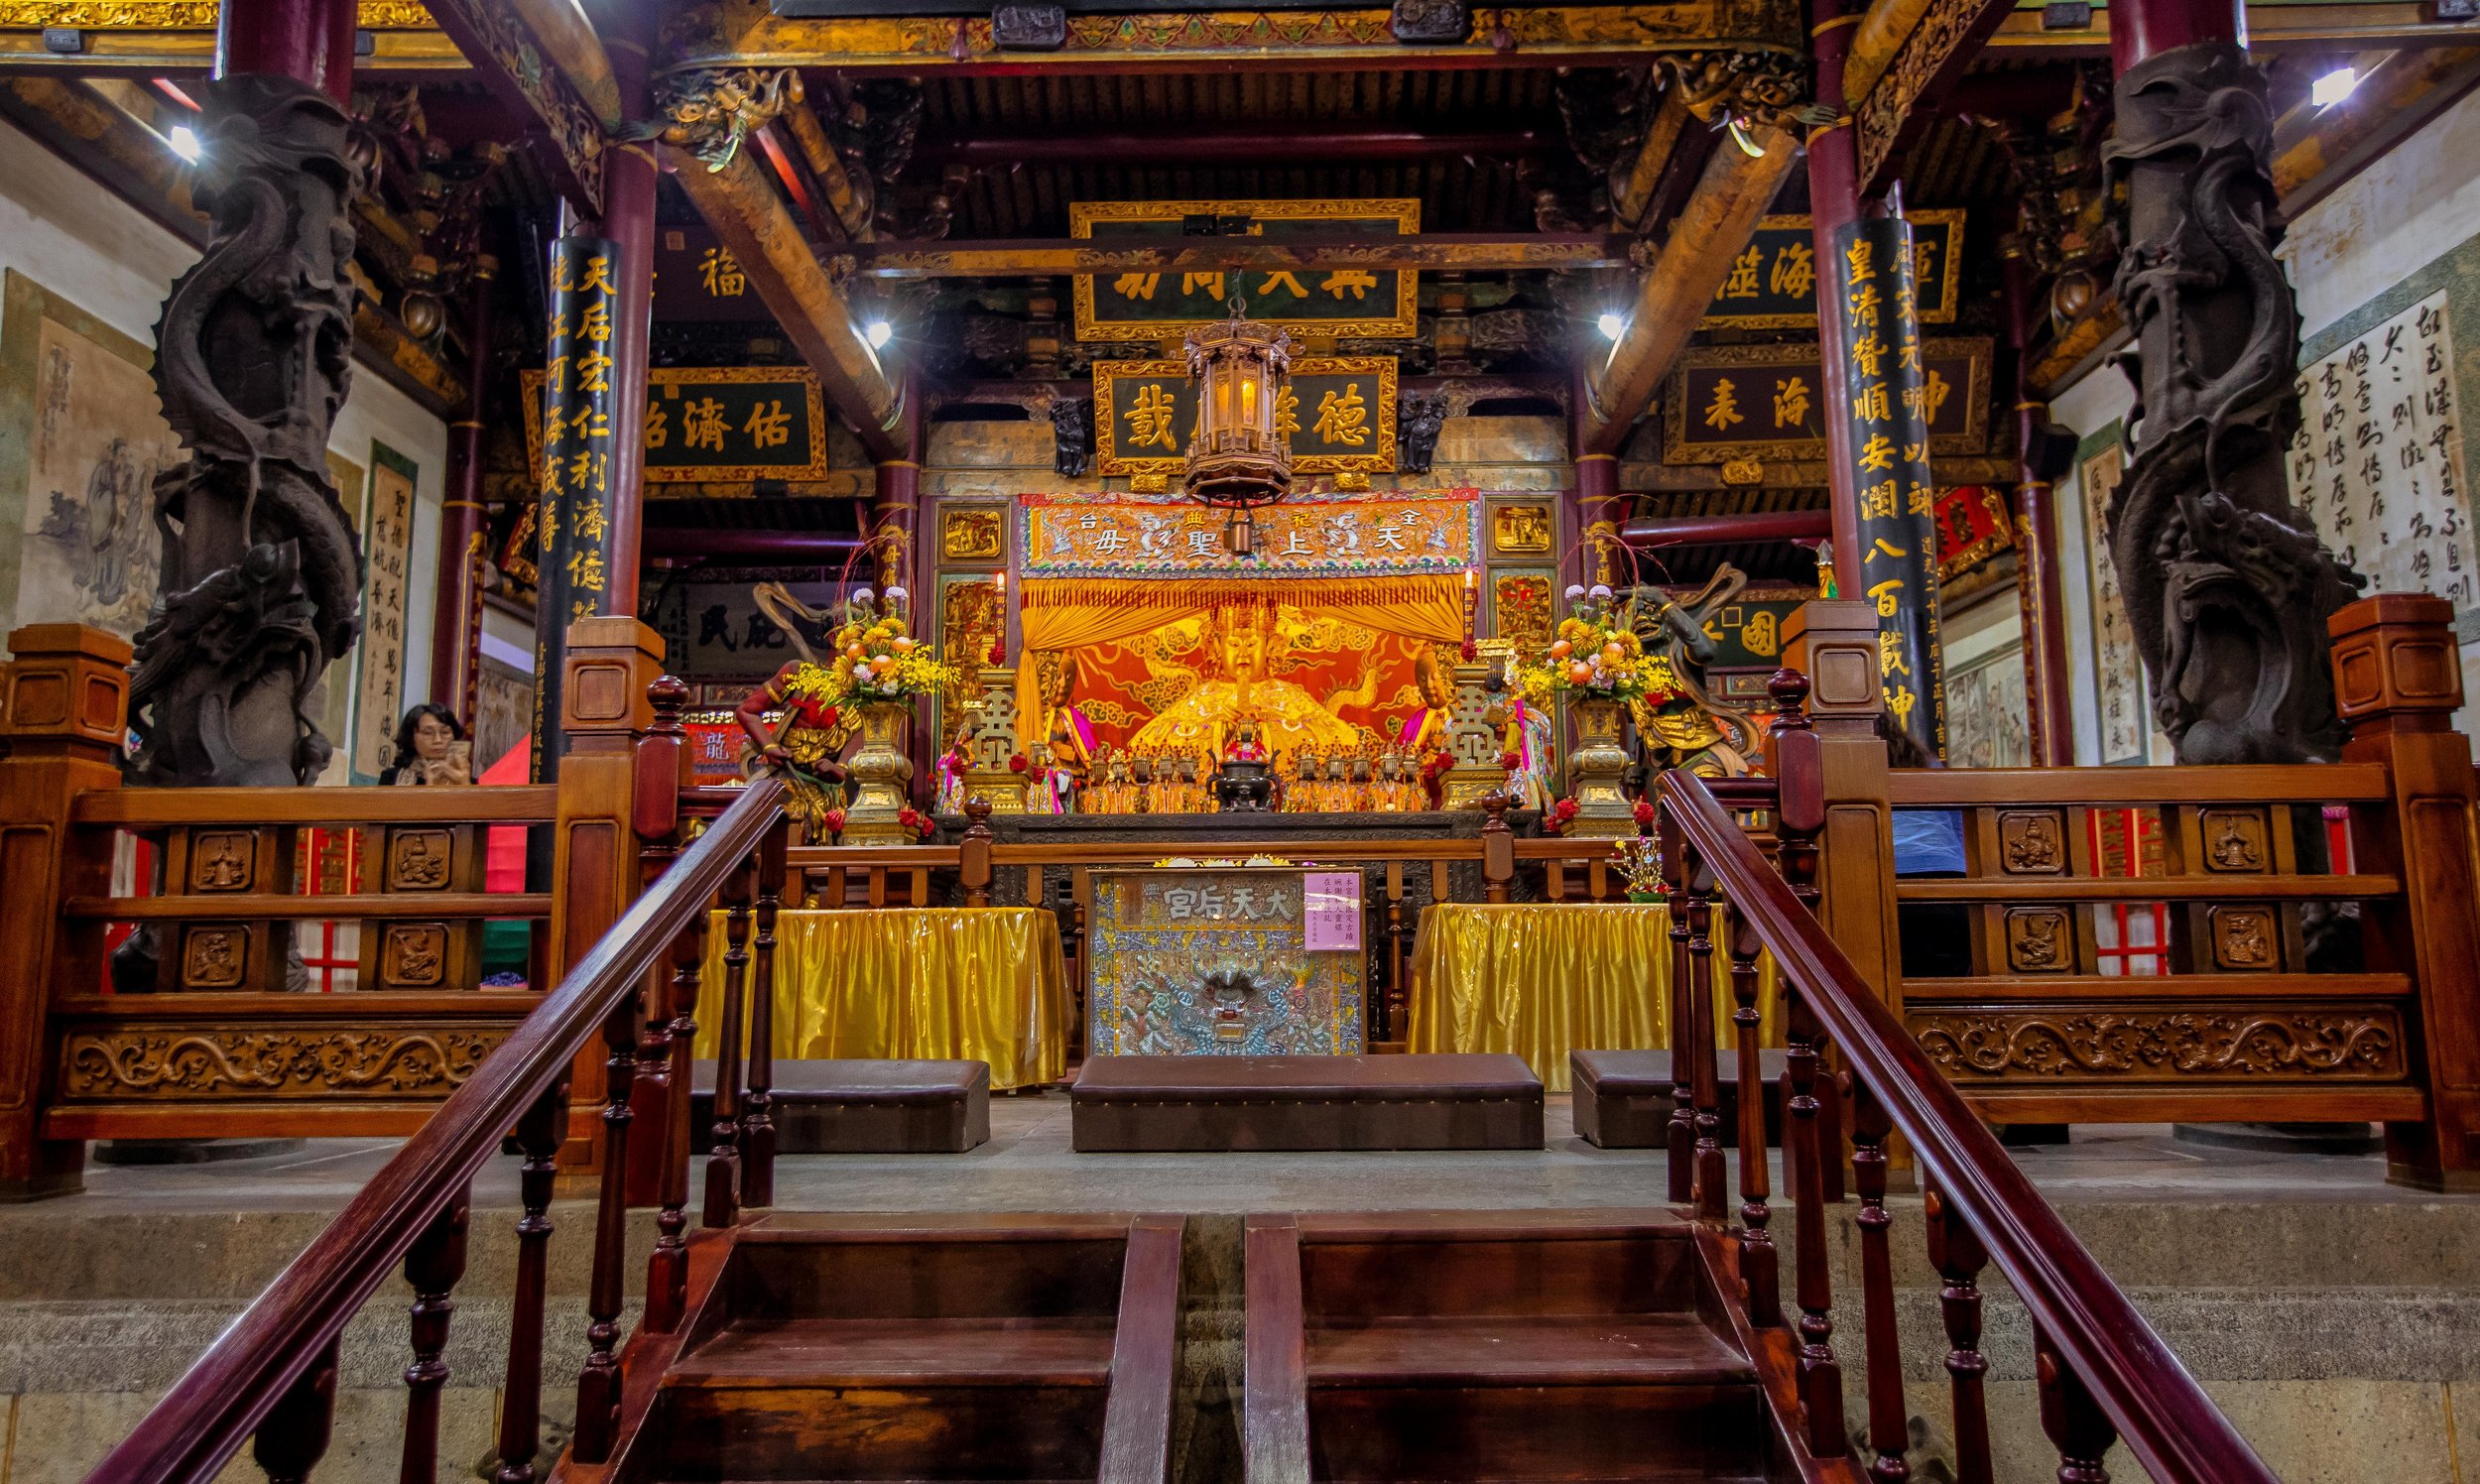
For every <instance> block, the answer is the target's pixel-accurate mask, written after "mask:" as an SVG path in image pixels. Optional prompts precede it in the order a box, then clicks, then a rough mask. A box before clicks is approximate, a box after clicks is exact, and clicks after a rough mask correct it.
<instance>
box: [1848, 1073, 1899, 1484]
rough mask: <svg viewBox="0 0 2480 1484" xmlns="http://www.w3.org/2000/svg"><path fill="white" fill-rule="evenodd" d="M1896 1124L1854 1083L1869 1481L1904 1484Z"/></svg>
mask: <svg viewBox="0 0 2480 1484" xmlns="http://www.w3.org/2000/svg"><path fill="white" fill-rule="evenodd" d="M1894 1128H1895V1125H1894V1120H1893V1119H1891V1118H1889V1117H1888V1116H1887V1114H1886V1108H1885V1105H1884V1104H1882V1103H1880V1102H1879V1101H1878V1100H1877V1098H1876V1097H1875V1096H1873V1095H1872V1094H1871V1093H1870V1091H1869V1089H1868V1086H1867V1084H1865V1083H1863V1082H1861V1081H1860V1080H1859V1079H1858V1078H1854V1079H1853V1081H1852V1098H1851V1142H1852V1146H1853V1147H1852V1155H1851V1170H1852V1183H1853V1184H1855V1185H1857V1186H1859V1188H1860V1215H1859V1217H1858V1225H1859V1227H1860V1326H1861V1327H1860V1343H1861V1348H1862V1352H1863V1353H1864V1354H1866V1355H1867V1356H1868V1359H1869V1379H1868V1391H1869V1451H1870V1452H1871V1453H1873V1454H1875V1455H1876V1456H1874V1457H1873V1458H1871V1459H1870V1460H1869V1477H1870V1478H1872V1479H1875V1480H1877V1481H1878V1484H1900V1481H1902V1480H1905V1479H1909V1478H1911V1477H1912V1466H1911V1464H1909V1463H1908V1462H1906V1461H1905V1459H1904V1449H1905V1448H1906V1447H1907V1446H1909V1445H1910V1443H1911V1440H1912V1437H1911V1432H1912V1427H1911V1422H1910V1421H1909V1417H1910V1414H1909V1413H1908V1412H1907V1411H1906V1409H1905V1407H1904V1397H1903V1344H1902V1340H1901V1337H1900V1336H1899V1335H1898V1334H1897V1333H1896V1330H1895V1255H1894V1249H1893V1246H1892V1243H1891V1240H1890V1235H1891V1233H1892V1230H1893V1228H1894V1224H1895V1218H1894V1217H1893V1216H1892V1215H1890V1214H1888V1213H1887V1210H1886V1138H1887V1136H1888V1135H1889V1134H1891V1133H1893V1132H1894Z"/></svg>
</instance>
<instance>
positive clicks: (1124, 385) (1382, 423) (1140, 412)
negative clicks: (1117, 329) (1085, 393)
mask: <svg viewBox="0 0 2480 1484" xmlns="http://www.w3.org/2000/svg"><path fill="white" fill-rule="evenodd" d="M1395 390H1396V364H1395V357H1393V356H1391V355H1351V356H1306V357H1303V358H1302V359H1300V360H1296V361H1294V362H1293V363H1292V375H1291V377H1290V379H1289V380H1287V381H1286V382H1285V383H1284V389H1283V395H1282V396H1281V397H1280V398H1279V399H1278V400H1277V401H1276V403H1275V430H1276V432H1278V433H1286V434H1288V435H1289V436H1290V437H1291V439H1292V468H1293V472H1295V473H1299V474H1345V473H1364V474H1391V473H1393V472H1395ZM1196 426H1197V388H1196V384H1195V383H1194V382H1192V381H1190V380H1189V379H1188V366H1187V363H1186V362H1185V361H1096V362H1094V363H1093V432H1094V451H1095V454H1096V457H1095V461H1094V467H1095V468H1096V469H1097V470H1098V471H1099V472H1101V473H1104V474H1173V475H1176V474H1178V473H1179V472H1180V469H1181V467H1182V465H1183V464H1184V463H1185V462H1186V460H1187V455H1188V435H1189V434H1190V433H1193V432H1195V431H1196Z"/></svg>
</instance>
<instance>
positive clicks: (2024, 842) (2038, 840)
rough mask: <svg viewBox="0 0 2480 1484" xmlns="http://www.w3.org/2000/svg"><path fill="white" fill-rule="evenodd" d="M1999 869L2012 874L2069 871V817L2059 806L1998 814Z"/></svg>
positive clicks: (2058, 873)
mask: <svg viewBox="0 0 2480 1484" xmlns="http://www.w3.org/2000/svg"><path fill="white" fill-rule="evenodd" d="M1998 869H1999V870H2001V871H2003V872H2005V873H2006V874H2008V875H2010V876H2057V875H2063V874H2064V873H2065V871H2066V820H2065V818H2064V816H2063V815H2061V814H2060V813H2059V811H2058V810H2056V809H2007V810H2004V811H2003V812H2001V813H2000V814H1999V815H1998Z"/></svg>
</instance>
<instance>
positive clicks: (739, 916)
mask: <svg viewBox="0 0 2480 1484" xmlns="http://www.w3.org/2000/svg"><path fill="white" fill-rule="evenodd" d="M757 895H758V859H757V857H756V856H754V855H753V856H751V857H750V858H749V859H747V860H744V861H742V862H741V863H740V864H739V865H737V866H735V867H734V868H733V870H732V874H731V875H730V876H729V877H727V878H725V879H724V883H723V906H724V914H723V1017H722V1020H721V1022H720V1023H719V1024H718V1025H717V1026H716V1028H715V1051H714V1109H713V1120H714V1121H713V1123H712V1124H710V1125H709V1126H708V1128H707V1130H706V1138H707V1142H706V1204H705V1208H704V1209H703V1210H701V1211H700V1212H698V1222H699V1224H700V1225H703V1226H706V1227H709V1228H712V1227H720V1226H730V1225H731V1224H732V1223H733V1222H734V1221H736V1220H738V1219H739V1218H740V1193H741V1150H740V1142H741V1106H740V1082H741V1028H742V1027H743V1026H744V1025H745V1024H747V1020H748V1017H747V1014H746V1011H747V1007H748V1004H749V905H750V903H751V901H752V900H753V899H755V898H756V896H757Z"/></svg>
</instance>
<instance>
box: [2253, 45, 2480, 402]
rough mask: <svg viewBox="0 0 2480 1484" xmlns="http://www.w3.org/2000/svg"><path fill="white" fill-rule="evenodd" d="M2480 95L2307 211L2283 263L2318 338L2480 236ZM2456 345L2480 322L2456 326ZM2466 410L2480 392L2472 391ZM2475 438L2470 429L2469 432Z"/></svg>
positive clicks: (2473, 335)
mask: <svg viewBox="0 0 2480 1484" xmlns="http://www.w3.org/2000/svg"><path fill="white" fill-rule="evenodd" d="M2475 146H2480V92H2474V93H2471V94H2469V95H2467V96H2466V97H2465V98H2464V99H2463V100H2462V101H2461V102H2459V103H2457V104H2455V105H2454V106H2453V107H2451V108H2448V109H2447V110H2445V112H2443V113H2442V114H2439V115H2438V116H2437V117H2435V118H2433V119H2431V120H2429V121H2428V123H2427V125H2426V126H2425V127H2423V128H2422V129H2420V131H2419V132H2418V133H2417V134H2414V135H2413V136H2412V137H2411V138H2409V139H2406V140H2404V141H2403V142H2402V143H2401V144H2398V145H2396V146H2395V147H2394V148H2393V149H2391V150H2389V151H2387V152H2386V153H2385V154H2384V155H2383V156H2381V157H2380V158H2378V159H2377V160H2375V161H2372V162H2371V163H2370V164H2369V166H2368V168H2367V169H2365V170H2363V171H2361V172H2360V173H2359V174H2358V175H2356V176H2354V177H2352V178H2351V179H2350V180H2349V181H2346V182H2344V183H2343V185H2342V186H2341V187H2340V188H2339V189H2337V190H2335V191H2334V192H2333V193H2332V194H2331V195H2328V196H2326V197H2325V198H2324V199H2323V200H2321V201H2318V202H2317V203H2316V204H2315V205H2313V206H2310V207H2308V208H2307V209H2306V210H2305V211H2303V212H2301V213H2300V214H2299V219H2298V220H2297V221H2295V222H2293V223H2292V224H2291V234H2290V237H2289V239H2288V240H2287V241H2285V242H2284V243H2283V246H2282V250H2281V253H2280V256H2281V257H2282V258H2283V259H2284V260H2285V261H2286V262H2288V264H2289V265H2290V268H2291V282H2292V284H2293V286H2294V287H2295V288H2296V289H2297V290H2298V295H2299V317H2300V319H2301V320H2302V321H2303V331H2302V332H2303V333H2304V334H2305V335H2306V336H2307V338H2309V339H2311V340H2312V339H2315V338H2316V337H2317V335H2318V334H2319V333H2320V332H2322V331H2323V330H2325V329H2326V328H2328V327H2330V326H2331V325H2333V324H2334V322H2335V321H2336V320H2339V319H2340V318H2342V317H2343V316H2344V315H2345V314H2348V313H2350V312H2351V311H2352V310H2353V309H2358V308H2360V307H2361V306H2362V305H2365V304H2367V303H2368V302H2369V301H2371V300H2373V299H2375V298H2376V297H2377V296H2378V295H2381V294H2383V293H2385V292H2386V291H2387V290H2389V289H2391V288H2393V287H2394V286H2396V285H2397V284H2400V283H2401V282H2403V281H2404V280H2405V279H2407V278H2409V277H2411V276H2412V275H2413V274H2414V273H2416V272H2418V270H2419V269H2421V268H2424V267H2426V266H2427V265H2428V264H2430V263H2432V262H2434V261H2436V260H2437V259H2438V258H2440V257H2442V256H2444V255H2445V254H2446V253H2447V252H2449V251H2451V250H2452V249H2454V248H2456V247H2458V246H2460V245H2461V244H2463V243H2464V242H2465V241H2466V240H2467V239H2469V238H2470V237H2471V236H2472V235H2473V234H2474V233H2480V148H2475ZM2454 328H2455V330H2456V331H2457V336H2456V339H2457V342H2458V343H2460V342H2461V341H2463V340H2465V339H2480V324H2469V325H2464V324H2457V325H2455V326H2454ZM2461 390H2462V391H2463V392H2464V393H2465V397H2464V406H2465V414H2466V420H2468V415H2469V410H2470V401H2471V399H2472V397H2473V396H2480V392H2475V391H2474V389H2472V388H2471V387H2469V386H2468V385H2466V386H2465V387H2464V388H2462V389H2461ZM2466 431H2468V430H2466Z"/></svg>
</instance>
